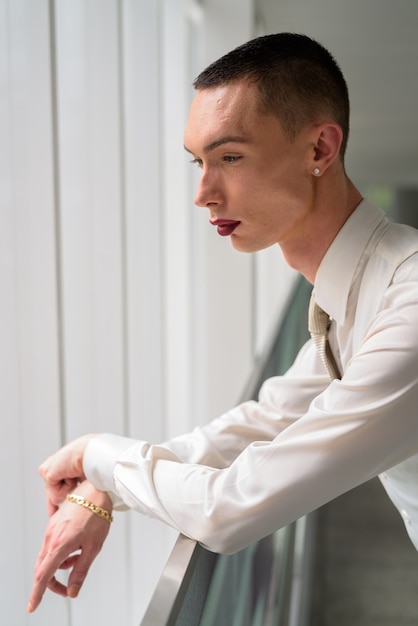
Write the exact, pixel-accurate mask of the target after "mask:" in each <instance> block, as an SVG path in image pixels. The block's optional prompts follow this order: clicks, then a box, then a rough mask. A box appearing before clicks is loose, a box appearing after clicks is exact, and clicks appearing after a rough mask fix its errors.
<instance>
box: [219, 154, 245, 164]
mask: <svg viewBox="0 0 418 626" xmlns="http://www.w3.org/2000/svg"><path fill="white" fill-rule="evenodd" d="M240 158H241V157H240V156H230V155H227V156H224V157H223V160H224V161H225V162H226V163H236V162H237V161H239V160H240Z"/></svg>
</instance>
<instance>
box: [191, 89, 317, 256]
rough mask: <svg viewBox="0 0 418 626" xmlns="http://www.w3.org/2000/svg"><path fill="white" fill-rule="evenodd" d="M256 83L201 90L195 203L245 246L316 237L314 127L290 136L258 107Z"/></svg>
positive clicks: (194, 136) (196, 113) (195, 129)
mask: <svg viewBox="0 0 418 626" xmlns="http://www.w3.org/2000/svg"><path fill="white" fill-rule="evenodd" d="M256 97H257V89H256V87H255V85H253V84H250V83H248V82H235V83H232V84H229V85H223V86H220V87H216V88H211V89H202V90H199V91H198V92H197V93H196V96H195V98H194V100H193V102H192V106H191V109H190V115H189V119H188V122H187V126H186V130H185V148H186V150H188V151H189V152H190V153H191V154H192V155H193V157H194V159H193V160H194V161H195V162H196V163H197V164H198V166H199V167H200V169H201V177H200V181H199V185H198V189H197V192H196V196H195V204H197V205H198V206H202V207H206V208H207V209H209V215H210V221H211V223H212V224H213V225H214V226H215V227H217V229H218V233H219V234H220V235H223V236H230V237H231V242H232V245H233V246H234V247H235V248H236V249H237V250H240V251H242V252H255V251H256V250H261V249H263V248H267V247H268V246H271V245H273V244H275V243H278V244H280V245H281V246H285V245H287V244H288V243H296V242H297V241H299V243H300V244H303V242H304V241H305V243H306V239H304V238H306V237H309V219H308V218H309V215H310V213H312V211H311V207H312V205H313V185H312V175H311V169H312V167H311V163H312V158H313V153H314V145H313V142H312V141H311V139H310V137H311V135H310V133H309V129H306V131H305V130H303V131H302V132H301V133H300V134H299V135H298V136H297V138H296V139H295V140H293V141H291V140H289V138H288V137H287V136H286V134H285V132H284V131H283V129H282V126H281V124H280V121H279V120H278V118H276V117H275V116H273V115H263V114H261V113H260V112H259V111H258V110H257V99H256Z"/></svg>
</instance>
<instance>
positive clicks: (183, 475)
mask: <svg viewBox="0 0 418 626" xmlns="http://www.w3.org/2000/svg"><path fill="white" fill-rule="evenodd" d="M195 87H196V90H197V91H196V95H195V98H194V100H193V103H192V105H191V110H190V116H189V119H188V123H187V127H186V131H185V147H186V150H188V151H189V152H190V153H191V154H192V155H193V159H194V161H195V162H196V163H197V165H198V166H199V168H200V169H201V177H200V182H199V187H198V190H197V194H196V198H195V202H196V204H197V205H199V206H203V207H206V208H207V209H208V211H209V216H210V221H211V223H212V224H213V225H214V226H215V227H216V228H217V230H218V232H219V234H220V235H221V236H225V237H229V238H230V240H231V243H232V245H233V246H234V247H235V248H236V249H237V250H241V251H245V252H253V251H256V250H261V249H262V248H265V247H267V246H271V245H273V244H279V245H280V247H281V249H282V251H283V254H284V256H285V258H286V260H287V262H288V263H289V265H291V266H292V267H293V268H295V269H297V270H298V271H299V272H301V273H302V274H303V275H304V276H305V277H306V278H307V279H308V280H309V281H310V282H311V283H312V284H313V285H314V297H315V300H316V304H315V301H314V300H312V302H311V306H310V309H311V311H312V313H313V314H314V319H312V320H311V321H310V324H311V330H312V332H313V339H314V340H310V341H309V342H308V343H307V344H306V345H305V346H304V347H303V348H302V350H301V351H300V353H299V355H298V357H297V358H296V361H295V363H294V365H293V366H292V367H291V369H290V370H289V371H288V372H287V374H286V375H285V376H281V377H275V378H272V379H270V380H268V381H266V382H265V384H264V386H263V388H262V390H261V392H260V397H259V401H258V402H246V403H244V404H242V405H240V406H238V407H236V408H234V409H233V410H231V411H229V412H228V413H226V414H225V415H223V416H222V417H220V418H218V419H216V420H214V421H213V422H212V423H210V424H209V425H208V426H206V427H205V428H197V429H195V430H194V431H193V432H192V433H189V434H187V435H184V436H181V437H177V438H175V439H173V440H171V441H169V442H167V443H165V444H163V445H158V446H157V445H150V444H149V443H146V442H143V441H136V440H131V439H128V438H124V437H119V436H115V435H97V436H96V435H88V436H86V437H82V438H80V439H77V440H76V441H75V442H73V443H70V444H68V445H67V446H65V447H64V448H63V449H61V450H60V451H58V452H57V453H56V454H55V455H53V456H52V457H50V458H49V459H47V460H46V461H45V462H44V464H43V465H42V466H41V468H40V473H41V476H42V477H43V478H44V480H45V482H46V488H47V494H48V499H49V510H50V513H51V518H50V522H49V524H48V527H47V531H46V535H45V540H44V544H43V546H42V549H41V552H40V555H39V557H38V561H37V565H36V569H35V584H34V588H33V591H32V595H31V599H30V601H29V605H28V610H29V611H32V610H34V609H35V608H36V607H37V606H38V604H39V602H40V601H41V599H42V595H43V593H44V591H45V589H46V588H47V587H48V588H50V589H51V590H52V591H54V592H56V593H59V594H61V595H64V596H65V595H68V596H70V597H75V596H76V595H77V593H78V591H79V589H80V587H81V585H82V583H83V581H84V578H85V576H86V572H87V570H88V567H89V565H90V564H91V562H92V561H93V559H94V557H95V555H96V554H97V552H98V551H99V550H100V548H101V545H102V543H103V541H104V539H105V537H106V535H107V532H108V530H109V523H108V519H102V518H101V516H105V517H106V512H108V513H110V512H111V511H112V508H114V507H115V508H122V509H123V508H134V509H136V510H138V511H139V512H142V513H144V514H147V515H150V516H152V517H155V518H158V519H160V520H163V521H165V522H166V523H167V524H170V525H171V526H173V527H175V528H176V529H177V530H178V531H179V532H181V533H183V534H185V535H188V536H189V537H192V538H194V539H196V540H197V541H199V542H201V543H202V544H203V545H205V546H206V547H207V548H208V549H210V550H213V551H216V552H234V551H236V550H239V549H241V548H243V547H244V546H246V545H247V544H249V543H251V542H253V541H255V540H257V539H259V538H261V537H263V536H265V535H267V534H269V533H271V532H273V531H274V530H276V529H277V528H280V527H282V526H284V525H286V524H288V523H289V522H291V521H293V520H295V519H297V518H298V517H300V516H302V515H304V514H306V513H308V512H309V511H312V510H313V509H316V508H317V507H318V506H320V505H322V504H324V503H326V502H327V501H329V500H331V499H333V498H335V497H336V496H338V495H340V494H341V493H343V492H345V491H347V490H349V489H351V488H353V487H355V486H356V485H359V484H360V483H362V482H364V481H366V480H368V479H370V478H372V477H373V476H376V475H380V477H381V479H382V482H383V484H384V486H385V488H386V489H387V491H388V493H389V495H390V497H391V498H392V500H393V501H394V503H395V505H396V506H397V507H398V508H399V510H400V511H401V513H402V515H403V517H404V519H405V521H406V526H407V530H408V532H409V535H410V537H411V540H412V542H413V543H414V545H415V546H418V490H417V481H416V474H417V469H418V456H416V455H417V452H418V428H417V418H416V406H417V405H418V380H417V371H418V324H417V319H418V234H417V231H415V230H414V229H411V228H408V227H405V226H399V225H394V224H390V223H389V221H388V220H387V219H386V217H385V215H384V214H383V212H382V211H381V210H380V209H378V208H377V207H375V206H373V205H372V204H371V203H370V202H368V201H367V200H364V199H363V198H362V197H361V194H360V192H359V191H358V189H356V187H355V186H354V185H353V183H352V182H351V181H350V179H349V178H348V177H347V175H346V173H345V169H344V152H345V146H346V142H347V136H348V126H349V121H348V120H349V103H348V94H347V88H346V84H345V81H344V78H343V76H342V74H341V71H340V70H339V68H338V66H337V65H336V63H335V61H334V60H333V58H332V57H331V55H330V54H329V53H328V52H327V51H326V50H325V49H324V48H323V47H322V46H320V45H319V44H318V43H316V42H314V41H312V40H311V39H309V38H307V37H305V36H301V35H293V34H286V33H283V34H278V35H271V36H267V37H261V38H258V39H255V40H253V41H251V42H248V43H247V44H245V45H243V46H241V47H240V48H238V49H236V50H234V51H232V52H230V53H229V54H227V55H225V57H223V58H221V59H219V60H218V61H216V62H215V63H213V64H212V65H211V66H209V68H207V69H206V70H205V71H204V72H202V74H201V75H200V76H199V77H198V78H197V80H196V82H195ZM316 305H319V306H320V307H321V308H320V309H317V308H316ZM324 310H325V311H326V312H327V314H328V315H330V316H331V318H332V321H330V320H329V318H328V315H327V314H325V313H324V312H323V311H324ZM321 319H324V324H325V328H324V330H322V329H321V327H320V321H321ZM323 333H324V334H323ZM74 492H75V493H74ZM68 496H69V498H70V500H67V499H66V498H67V497H68ZM92 503H93V504H92ZM80 504H83V505H84V506H79V505H80ZM58 505H62V506H60V508H59V509H58ZM89 509H90V510H89ZM80 546H81V554H80V555H79V556H76V557H69V555H70V554H71V553H72V552H73V551H74V550H75V549H76V548H79V547H80ZM51 547H53V549H51ZM59 567H70V568H71V567H72V568H73V569H72V572H71V574H70V578H69V581H68V586H67V587H65V586H63V585H62V584H61V583H58V582H57V581H56V580H55V578H54V573H55V571H56V570H57V569H58V568H59Z"/></svg>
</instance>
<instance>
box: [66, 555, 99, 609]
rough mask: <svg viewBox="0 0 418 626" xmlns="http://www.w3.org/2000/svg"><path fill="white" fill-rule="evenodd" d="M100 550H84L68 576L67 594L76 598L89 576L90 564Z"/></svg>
mask: <svg viewBox="0 0 418 626" xmlns="http://www.w3.org/2000/svg"><path fill="white" fill-rule="evenodd" d="M98 552H99V550H88V551H87V550H83V552H82V553H81V554H80V555H79V556H78V558H77V559H76V561H75V564H74V567H73V570H72V572H71V574H70V576H69V578H68V583H67V594H68V597H69V598H76V597H77V596H78V594H79V593H80V589H81V587H82V586H83V583H84V581H85V579H86V577H87V574H88V572H89V569H90V566H91V564H92V563H93V561H94V559H95V557H96V556H97V554H98Z"/></svg>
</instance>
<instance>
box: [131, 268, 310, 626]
mask: <svg viewBox="0 0 418 626" xmlns="http://www.w3.org/2000/svg"><path fill="white" fill-rule="evenodd" d="M310 291H311V286H310V285H309V284H308V283H307V282H306V281H305V280H303V279H300V280H299V282H298V283H297V286H296V288H295V290H294V292H293V294H292V298H291V301H290V304H289V308H288V312H287V314H286V315H285V317H284V320H283V321H282V322H281V324H280V327H279V328H278V329H277V331H276V333H275V335H274V339H273V340H272V342H271V345H270V346H268V349H266V351H265V353H264V354H263V355H262V356H260V358H259V359H258V360H257V362H256V364H255V367H254V370H253V373H252V375H251V378H250V380H249V382H248V384H247V386H246V390H245V392H244V394H243V397H242V401H244V400H249V399H256V398H257V396H258V392H259V389H260V387H261V385H262V383H263V381H264V380H265V379H266V378H268V377H270V376H275V375H277V374H282V373H284V372H285V371H286V369H288V367H289V366H290V365H291V363H292V361H293V359H294V357H295V355H296V353H297V351H298V350H299V348H300V347H301V345H302V344H303V343H304V342H305V341H306V339H307V337H308V334H307V306H308V301H309V297H310ZM315 520H316V518H315V515H314V514H312V515H309V516H307V517H304V518H301V519H300V520H298V521H297V522H294V523H293V524H290V525H289V526H287V527H285V528H282V529H280V530H278V531H277V532H275V533H273V534H272V535H270V536H268V537H265V538H264V539H262V540H261V541H258V542H257V543H255V544H252V545H250V546H249V547H247V548H245V549H244V550H241V551H240V552H238V553H236V554H233V555H217V554H214V553H212V552H209V551H207V550H205V549H204V548H202V547H201V546H200V545H199V544H198V543H196V542H195V541H193V540H191V539H187V538H186V537H184V536H182V535H180V536H179V538H178V539H177V542H176V544H175V546H174V548H173V550H172V553H171V555H170V557H169V559H168V561H167V565H166V567H165V569H164V571H163V573H162V575H161V578H160V580H159V582H158V584H157V587H156V589H155V592H154V594H153V596H152V598H151V601H150V604H149V606H148V608H147V611H146V613H145V615H144V617H143V619H142V621H141V626H198V625H199V626H223V625H225V626H270V625H271V626H273V625H274V626H304V625H306V624H307V623H308V611H309V603H310V589H311V584H310V575H311V571H312V563H313V544H314V541H313V536H314V533H315Z"/></svg>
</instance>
